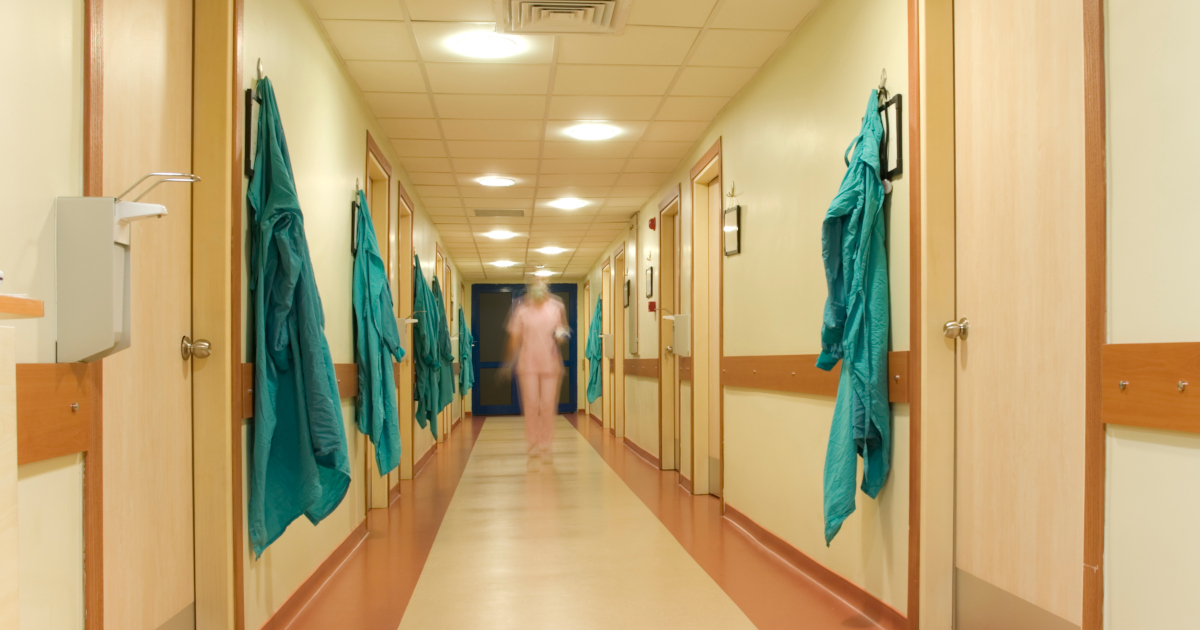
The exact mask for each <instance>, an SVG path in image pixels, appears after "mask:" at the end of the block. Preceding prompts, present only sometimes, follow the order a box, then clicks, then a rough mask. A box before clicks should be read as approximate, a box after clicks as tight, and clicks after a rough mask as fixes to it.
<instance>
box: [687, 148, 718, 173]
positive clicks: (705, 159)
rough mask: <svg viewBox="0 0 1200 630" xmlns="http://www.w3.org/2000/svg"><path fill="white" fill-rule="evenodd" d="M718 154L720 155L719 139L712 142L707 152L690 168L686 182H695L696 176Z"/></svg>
mask: <svg viewBox="0 0 1200 630" xmlns="http://www.w3.org/2000/svg"><path fill="white" fill-rule="evenodd" d="M720 154H721V138H717V141H716V142H714V143H713V145H712V146H711V147H709V148H708V150H707V151H705V152H704V155H702V156H700V159H699V160H697V161H696V163H695V164H694V165H693V166H692V168H691V170H690V171H688V180H689V181H693V180H695V179H696V176H698V175H699V174H700V171H703V170H704V167H706V166H708V164H709V162H712V161H713V158H715V157H717V156H718V155H720Z"/></svg>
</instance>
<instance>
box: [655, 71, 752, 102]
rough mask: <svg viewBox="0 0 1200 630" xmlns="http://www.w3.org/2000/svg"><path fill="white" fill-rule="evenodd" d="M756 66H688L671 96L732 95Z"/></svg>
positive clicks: (750, 75) (744, 82) (744, 83)
mask: <svg viewBox="0 0 1200 630" xmlns="http://www.w3.org/2000/svg"><path fill="white" fill-rule="evenodd" d="M757 71H758V69H757V68H709V67H700V66H689V67H687V68H684V70H683V74H681V75H680V76H679V81H677V82H676V83H675V87H673V88H671V95H672V96H733V95H734V94H737V93H738V90H740V89H742V86H743V85H746V82H747V81H749V80H750V77H752V76H754V74H755V73H756V72H757Z"/></svg>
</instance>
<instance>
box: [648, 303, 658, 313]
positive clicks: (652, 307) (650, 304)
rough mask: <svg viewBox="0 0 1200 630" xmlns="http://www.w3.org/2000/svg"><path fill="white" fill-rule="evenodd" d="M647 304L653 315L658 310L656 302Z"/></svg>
mask: <svg viewBox="0 0 1200 630" xmlns="http://www.w3.org/2000/svg"><path fill="white" fill-rule="evenodd" d="M646 304H647V305H648V306H649V307H650V312H651V313H653V312H654V311H656V310H658V307H657V306H655V304H654V302H647V303H646Z"/></svg>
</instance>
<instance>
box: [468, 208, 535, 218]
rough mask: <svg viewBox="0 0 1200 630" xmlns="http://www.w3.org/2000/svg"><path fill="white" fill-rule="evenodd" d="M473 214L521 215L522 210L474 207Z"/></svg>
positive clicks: (523, 214) (523, 213)
mask: <svg viewBox="0 0 1200 630" xmlns="http://www.w3.org/2000/svg"><path fill="white" fill-rule="evenodd" d="M475 216H477V217H523V216H525V211H524V210H495V209H492V208H476V209H475Z"/></svg>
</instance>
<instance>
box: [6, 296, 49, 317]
mask: <svg viewBox="0 0 1200 630" xmlns="http://www.w3.org/2000/svg"><path fill="white" fill-rule="evenodd" d="M45 314H46V304H45V302H43V301H41V300H35V299H32V298H27V297H17V296H15V295H0V319H36V318H39V317H42V316H43V315H45Z"/></svg>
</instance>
